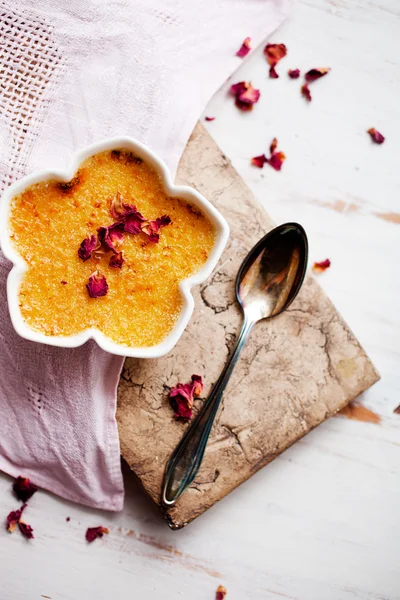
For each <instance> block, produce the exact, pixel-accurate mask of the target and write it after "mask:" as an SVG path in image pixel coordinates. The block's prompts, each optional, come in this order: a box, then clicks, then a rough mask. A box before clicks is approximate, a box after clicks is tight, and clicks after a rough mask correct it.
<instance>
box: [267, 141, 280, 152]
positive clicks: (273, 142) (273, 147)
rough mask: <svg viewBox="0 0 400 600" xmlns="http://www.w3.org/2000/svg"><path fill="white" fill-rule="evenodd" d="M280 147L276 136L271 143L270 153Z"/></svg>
mask: <svg viewBox="0 0 400 600" xmlns="http://www.w3.org/2000/svg"><path fill="white" fill-rule="evenodd" d="M277 147H278V140H277V139H276V138H274V139H273V140H272V142H271V144H270V147H269V151H270V154H273V153H274V152H275V150H276V149H277Z"/></svg>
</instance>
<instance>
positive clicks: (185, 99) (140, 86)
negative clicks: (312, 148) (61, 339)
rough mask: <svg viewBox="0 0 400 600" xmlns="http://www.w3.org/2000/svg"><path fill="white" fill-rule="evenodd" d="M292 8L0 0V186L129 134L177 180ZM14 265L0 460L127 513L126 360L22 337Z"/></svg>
mask: <svg viewBox="0 0 400 600" xmlns="http://www.w3.org/2000/svg"><path fill="white" fill-rule="evenodd" d="M290 4H291V0H218V2H210V1H206V0H131V1H129V0H115V1H113V2H107V3H99V2H98V1H96V0H86V1H85V2H84V3H82V2H81V0H68V2H64V1H63V0H43V1H42V2H41V3H40V4H38V3H37V2H36V0H18V2H17V3H15V2H14V1H12V2H11V0H10V1H9V2H8V1H3V0H0V50H1V52H0V72H1V73H2V75H1V82H0V84H1V85H0V175H1V181H0V185H1V186H2V188H3V189H4V187H6V186H7V185H8V184H9V183H11V182H12V181H14V180H15V179H17V178H18V177H20V176H22V175H24V174H26V173H29V172H31V171H33V170H37V169H40V168H48V167H54V168H59V167H62V166H64V165H65V163H66V161H67V160H68V158H69V156H70V154H71V153H72V152H73V151H75V150H76V149H78V148H79V147H82V146H84V145H86V144H88V143H92V142H94V141H98V140H100V139H102V138H105V137H109V136H114V135H119V134H127V135H130V136H132V137H135V138H137V139H139V140H141V141H142V142H144V143H146V144H148V145H149V146H150V147H151V148H152V149H153V150H154V151H155V152H157V153H158V154H159V155H160V156H161V158H163V160H164V161H165V162H166V163H167V165H168V166H169V168H170V169H171V172H172V174H173V175H174V174H175V170H176V167H177V164H178V160H179V158H180V156H181V153H182V151H183V149H184V147H185V144H186V142H187V139H188V137H189V135H190V133H191V131H192V130H193V127H194V125H195V123H196V120H197V119H198V117H199V115H200V114H201V111H202V109H203V107H204V106H205V104H206V102H207V100H208V99H209V98H210V97H211V95H212V94H213V92H214V91H215V90H216V89H217V88H218V86H219V85H221V83H222V82H223V81H224V80H225V79H226V78H227V77H228V76H229V75H230V73H231V72H233V70H234V69H235V68H236V67H237V66H238V65H239V64H240V59H239V58H237V57H236V56H235V52H236V51H237V50H238V48H239V46H240V45H241V43H242V41H243V40H244V38H245V37H247V36H250V37H251V38H252V42H253V47H254V46H256V45H258V44H259V43H261V42H262V41H263V39H264V38H265V37H266V36H267V35H268V34H270V33H271V32H272V31H273V30H274V29H275V28H276V27H277V26H278V25H279V24H280V23H281V21H282V20H283V18H284V17H285V16H286V14H287V12H288V11H289V8H290ZM265 73H266V76H267V73H268V66H267V64H266V68H265ZM253 83H254V85H255V86H256V82H253ZM256 87H257V86H256ZM9 268H10V265H9V263H8V262H7V261H6V260H5V259H4V257H3V256H2V255H0V369H1V377H0V469H1V470H3V471H5V472H6V473H9V474H10V475H12V476H17V475H20V474H22V475H24V476H28V477H31V478H32V480H33V481H34V482H35V483H36V484H38V485H39V486H41V487H43V488H45V489H48V490H50V491H52V492H54V493H56V494H58V495H60V496H62V497H64V498H67V499H69V500H72V501H75V502H80V503H83V504H87V505H89V506H92V507H97V508H103V509H108V510H120V509H121V508H122V506H123V491H124V490H123V482H122V476H121V469H120V454H119V440H118V431H117V425H116V420H115V411H116V388H117V384H118V379H119V374H120V371H121V368H122V363H123V360H122V359H121V358H120V357H117V356H112V355H110V354H107V353H106V352H104V351H103V350H101V349H100V348H98V347H97V345H96V344H95V343H94V342H93V341H91V342H88V343H87V344H85V345H84V346H82V347H80V348H76V349H62V348H53V347H51V346H45V345H40V344H35V343H33V342H28V341H26V340H24V339H22V338H20V337H19V336H18V335H17V334H16V333H15V332H14V330H13V328H12V325H11V323H10V319H9V314H8V308H7V301H6V294H5V282H6V277H7V274H8V271H9Z"/></svg>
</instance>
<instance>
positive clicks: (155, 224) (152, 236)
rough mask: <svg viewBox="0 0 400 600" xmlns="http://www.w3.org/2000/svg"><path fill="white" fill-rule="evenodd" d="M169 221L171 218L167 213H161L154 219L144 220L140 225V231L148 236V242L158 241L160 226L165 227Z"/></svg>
mask: <svg viewBox="0 0 400 600" xmlns="http://www.w3.org/2000/svg"><path fill="white" fill-rule="evenodd" d="M170 223H171V219H170V218H169V216H168V215H163V216H162V217H158V219H155V220H154V221H146V222H145V223H143V225H142V231H143V233H145V234H146V235H148V236H149V242H155V243H156V244H157V243H158V240H159V239H160V229H161V227H165V226H166V225H169V224H170Z"/></svg>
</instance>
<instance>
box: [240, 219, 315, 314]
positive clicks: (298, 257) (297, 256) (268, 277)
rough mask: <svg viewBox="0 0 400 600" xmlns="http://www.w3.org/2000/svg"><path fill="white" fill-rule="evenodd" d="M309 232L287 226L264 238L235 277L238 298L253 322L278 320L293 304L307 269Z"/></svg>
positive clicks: (294, 226)
mask: <svg viewBox="0 0 400 600" xmlns="http://www.w3.org/2000/svg"><path fill="white" fill-rule="evenodd" d="M307 255H308V243H307V236H306V232H305V231H304V229H303V227H302V226H301V225H298V224H297V223H286V224H285V225H281V226H279V227H276V228H275V229H273V230H272V231H270V232H269V233H267V235H265V236H264V237H263V238H262V239H261V240H260V241H259V242H258V243H257V244H256V245H255V246H254V247H253V248H252V249H251V250H250V252H249V253H248V255H247V256H246V258H245V259H244V261H243V263H242V265H241V267H240V269H239V271H238V274H237V276H236V284H235V291H236V298H237V301H238V302H239V304H240V305H241V307H242V309H243V311H244V312H245V313H247V314H248V316H250V315H251V316H252V318H253V319H255V320H256V321H259V320H260V319H268V318H271V317H275V316H276V315H278V314H279V313H281V312H283V311H284V310H286V308H287V307H288V306H289V304H291V302H293V300H294V299H295V297H296V296H297V294H298V292H299V289H300V287H301V285H302V283H303V280H304V276H305V273H306V268H307Z"/></svg>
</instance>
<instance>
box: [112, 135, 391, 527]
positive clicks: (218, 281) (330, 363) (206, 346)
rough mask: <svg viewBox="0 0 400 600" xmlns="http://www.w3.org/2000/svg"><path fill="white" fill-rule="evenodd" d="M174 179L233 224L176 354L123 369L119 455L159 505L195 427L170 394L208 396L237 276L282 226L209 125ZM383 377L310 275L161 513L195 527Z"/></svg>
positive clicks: (232, 387) (234, 323)
mask: <svg viewBox="0 0 400 600" xmlns="http://www.w3.org/2000/svg"><path fill="white" fill-rule="evenodd" d="M178 180H179V183H185V184H189V185H191V186H193V187H195V188H197V189H198V190H199V191H200V192H201V193H203V194H204V195H205V196H206V197H207V198H209V199H210V200H211V202H213V204H214V205H215V206H216V207H217V208H218V209H219V210H220V211H221V212H222V213H223V215H224V216H225V218H226V219H227V220H228V222H229V225H230V227H231V236H230V241H229V243H228V246H227V248H226V250H225V252H224V254H223V256H222V258H221V260H220V263H219V265H218V266H217V268H216V270H215V271H214V273H213V275H212V276H211V278H210V279H209V280H208V281H207V282H206V283H205V284H203V285H202V286H201V287H200V288H198V289H195V290H194V293H193V295H194V298H195V305H196V307H195V311H194V314H193V317H192V319H191V321H190V323H189V326H188V327H187V329H186V331H185V332H184V334H183V336H182V338H181V340H180V341H179V343H178V344H177V346H176V347H175V348H174V350H173V351H172V352H170V353H169V354H168V355H167V356H165V357H163V358H161V359H158V360H154V361H153V360H152V361H149V360H147V361H146V360H140V359H127V361H126V363H125V368H124V371H123V374H122V378H121V382H120V386H119V391H118V412H117V419H118V425H119V432H120V441H121V452H122V455H123V457H124V459H125V460H126V461H127V463H128V464H129V466H130V468H131V469H132V470H133V471H134V472H135V473H136V474H137V475H138V477H139V478H140V480H141V482H142V484H143V486H144V488H145V490H146V492H147V493H148V494H149V496H150V497H151V498H152V499H153V500H154V502H155V503H156V504H160V491H161V485H162V479H163V474H164V469H165V464H166V462H167V461H168V458H169V456H170V454H171V452H172V450H173V449H174V447H175V446H176V444H177V443H178V441H179V439H180V437H181V436H182V433H183V431H184V430H185V427H187V425H186V424H184V423H181V422H177V421H176V420H175V419H174V418H173V411H172V410H171V407H170V405H169V401H168V393H169V390H170V388H171V387H173V386H174V385H176V383H177V382H178V381H181V382H186V381H189V380H190V376H191V374H192V373H198V374H201V375H202V376H203V378H204V383H205V387H204V394H203V395H204V397H207V395H208V393H209V392H210V389H211V387H212V385H213V384H214V382H215V381H216V379H217V377H218V375H219V373H220V371H221V369H222V367H223V365H224V363H225V361H226V359H227V357H228V354H229V352H230V350H231V348H232V345H233V343H234V341H235V336H236V334H237V332H238V331H239V328H240V324H241V318H242V317H241V313H240V310H239V308H238V306H237V304H236V302H235V297H234V280H235V276H236V273H237V270H238V268H239V266H240V264H241V262H242V260H243V258H244V256H245V255H246V254H247V252H248V251H249V249H250V248H251V247H252V246H253V245H254V244H255V243H256V242H257V241H258V240H259V239H260V238H261V237H262V236H263V235H264V234H265V233H266V232H267V231H269V230H270V229H271V228H273V227H274V223H273V221H272V220H271V218H270V217H269V216H268V215H267V213H266V212H265V211H264V210H263V209H262V208H261V206H260V205H259V204H258V202H257V201H256V200H255V198H254V196H253V195H252V193H251V191H250V190H249V188H248V187H247V186H246V184H245V183H244V182H243V180H242V179H241V178H240V176H239V175H238V174H237V173H236V171H235V170H234V169H233V167H232V166H231V165H230V163H229V161H228V160H227V159H226V157H225V156H224V155H223V154H222V152H221V151H220V150H219V148H218V147H217V145H216V144H215V142H213V140H212V139H211V137H210V136H209V134H208V133H207V132H206V130H205V129H204V128H203V126H202V125H201V124H198V125H197V127H196V129H195V131H194V133H193V135H192V137H191V139H190V142H189V144H188V146H187V148H186V151H185V153H184V156H183V158H182V160H181V163H180V166H179V171H178ZM378 379H379V375H378V373H377V371H376V370H375V368H374V367H373V365H372V363H371V362H370V360H369V359H368V357H367V355H366V354H365V352H364V351H363V349H362V348H361V346H360V345H359V343H358V342H357V340H356V339H355V337H354V336H353V334H352V333H351V331H350V330H349V328H348V326H347V325H346V324H345V322H344V321H343V319H342V318H341V316H340V315H339V314H338V312H337V311H336V309H335V308H334V306H333V305H332V303H331V302H330V300H329V299H328V298H327V296H326V295H325V293H324V292H323V291H322V290H321V288H320V287H319V285H318V284H317V283H316V281H315V280H314V279H313V278H312V277H311V276H308V277H307V278H306V281H305V284H304V286H303V288H302V290H301V292H300V294H299V296H298V298H297V299H296V300H295V302H294V303H293V304H292V305H291V307H290V308H289V309H288V311H286V312H285V313H283V314H282V315H280V316H279V317H277V318H275V319H273V320H271V321H264V322H261V323H259V324H258V325H257V326H256V328H255V329H254V330H253V332H252V334H251V337H250V340H249V341H248V343H247V346H246V348H245V349H244V351H243V355H242V357H241V359H240V361H239V364H238V365H237V366H236V368H235V371H234V373H233V376H232V378H231V381H230V382H229V384H228V387H227V390H226V392H225V395H224V399H223V402H222V407H221V409H220V411H219V413H218V415H217V419H216V423H215V425H214V428H213V431H212V433H211V436H210V441H209V444H208V446H207V449H206V453H205V456H204V461H203V464H202V466H201V469H200V471H199V473H198V475H197V477H196V479H195V480H194V482H193V484H192V485H191V486H190V488H189V490H188V491H187V492H186V493H185V494H184V495H183V496H182V497H181V499H180V500H179V501H178V503H177V504H176V506H175V507H173V508H172V509H169V510H168V511H165V513H164V514H165V517H166V519H167V522H168V524H169V525H170V527H171V528H172V529H179V528H181V527H183V526H184V525H186V524H188V523H189V522H190V521H192V520H193V519H194V518H196V517H197V516H199V515H200V514H201V513H203V512H204V511H205V510H207V509H208V508H210V507H211V506H212V505H213V504H214V503H215V502H217V501H218V500H220V499H221V498H222V497H224V496H225V495H226V494H228V493H229V492H230V491H231V490H232V489H234V488H235V487H237V486H238V485H240V484H241V483H242V482H243V481H245V480H246V479H248V478H249V477H251V476H252V475H253V474H254V473H255V472H256V471H257V470H258V469H260V468H261V467H262V466H264V465H266V464H267V463H269V462H271V461H272V460H273V459H274V458H275V457H276V456H278V455H279V454H280V453H281V452H283V451H284V450H286V449H287V448H288V447H289V446H291V445H292V444H293V443H294V442H296V441H297V440H298V439H300V438H301V437H303V436H304V435H305V434H306V433H308V432H309V431H310V430H311V429H313V428H315V427H316V426H317V425H319V424H320V423H321V422H322V421H324V420H325V419H326V418H328V417H330V416H332V415H334V414H335V413H336V412H338V411H339V410H340V409H342V408H343V407H344V406H345V405H346V404H347V403H348V402H349V401H350V400H352V399H353V398H354V397H356V396H357V395H358V394H360V393H361V392H362V391H364V390H366V389H367V388H368V387H370V386H371V385H372V384H373V383H374V382H376V381H377V380H378ZM201 402H202V400H198V401H197V402H196V409H198V408H199V406H200V405H201Z"/></svg>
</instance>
